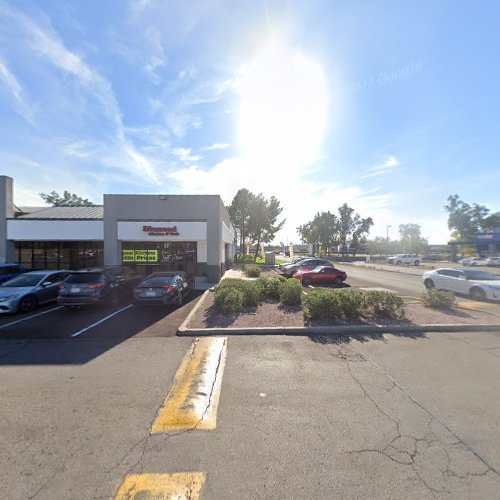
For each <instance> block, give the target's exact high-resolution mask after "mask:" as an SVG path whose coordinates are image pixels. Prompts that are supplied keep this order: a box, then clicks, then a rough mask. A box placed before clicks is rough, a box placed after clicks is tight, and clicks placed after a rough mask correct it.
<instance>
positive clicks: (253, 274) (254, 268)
mask: <svg viewBox="0 0 500 500" xmlns="http://www.w3.org/2000/svg"><path fill="white" fill-rule="evenodd" d="M260 271H261V269H260V267H259V266H258V265H256V264H247V265H246V266H244V267H243V272H244V273H245V274H246V275H247V276H248V277H249V278H258V277H259V276H260Z"/></svg>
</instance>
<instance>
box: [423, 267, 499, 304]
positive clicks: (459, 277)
mask: <svg viewBox="0 0 500 500" xmlns="http://www.w3.org/2000/svg"><path fill="white" fill-rule="evenodd" d="M422 281H423V282H424V285H425V287H426V288H438V289H440V290H447V291H449V292H455V293H460V294H462V295H469V296H470V297H472V298H473V299H478V300H485V299H490V300H497V301H500V276H495V275H494V274H491V273H485V272H484V271H476V270H475V269H450V268H446V269H434V270H433V271H427V272H426V273H424V275H423V276H422Z"/></svg>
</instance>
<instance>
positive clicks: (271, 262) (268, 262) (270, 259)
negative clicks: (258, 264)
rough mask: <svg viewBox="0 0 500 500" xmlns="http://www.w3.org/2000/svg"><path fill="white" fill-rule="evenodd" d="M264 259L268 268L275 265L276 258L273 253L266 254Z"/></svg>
mask: <svg viewBox="0 0 500 500" xmlns="http://www.w3.org/2000/svg"><path fill="white" fill-rule="evenodd" d="M265 257H266V265H268V266H274V265H276V256H275V255H274V252H266V253H265Z"/></svg>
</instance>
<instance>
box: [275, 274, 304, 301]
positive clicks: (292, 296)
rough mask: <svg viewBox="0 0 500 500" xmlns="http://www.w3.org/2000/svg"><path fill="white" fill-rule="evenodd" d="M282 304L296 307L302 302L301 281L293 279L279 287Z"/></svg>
mask: <svg viewBox="0 0 500 500" xmlns="http://www.w3.org/2000/svg"><path fill="white" fill-rule="evenodd" d="M278 294H279V297H280V302H281V303H282V304H284V305H286V306H296V305H298V304H300V303H301V300H302V285H301V283H300V280H297V279H295V278H291V279H289V280H286V281H283V282H282V283H280V284H279V286H278Z"/></svg>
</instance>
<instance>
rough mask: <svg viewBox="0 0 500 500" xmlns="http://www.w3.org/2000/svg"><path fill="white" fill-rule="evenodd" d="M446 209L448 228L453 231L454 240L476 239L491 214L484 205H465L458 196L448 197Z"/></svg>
mask: <svg viewBox="0 0 500 500" xmlns="http://www.w3.org/2000/svg"><path fill="white" fill-rule="evenodd" d="M444 208H445V210H446V211H447V212H448V228H449V229H451V230H452V238H453V239H454V240H473V239H475V238H476V235H477V233H479V232H480V231H481V230H482V228H483V224H484V221H485V218H486V216H487V215H488V214H489V212H490V211H489V209H488V208H487V207H485V206H484V205H478V204H477V203H474V204H473V205H469V204H468V203H465V202H464V201H462V200H461V199H460V197H459V196H458V195H457V194H454V195H451V196H448V205H445V207H444Z"/></svg>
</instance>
